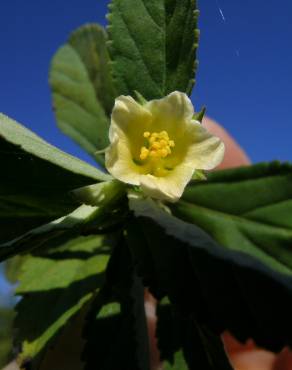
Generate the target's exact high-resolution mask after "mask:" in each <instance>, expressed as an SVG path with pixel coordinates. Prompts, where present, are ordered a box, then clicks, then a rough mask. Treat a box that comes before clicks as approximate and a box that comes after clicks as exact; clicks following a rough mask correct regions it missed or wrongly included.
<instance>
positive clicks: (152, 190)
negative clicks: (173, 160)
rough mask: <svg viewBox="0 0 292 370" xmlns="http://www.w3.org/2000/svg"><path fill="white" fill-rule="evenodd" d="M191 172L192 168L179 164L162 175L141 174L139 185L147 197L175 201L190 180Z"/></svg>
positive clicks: (192, 171)
mask: <svg viewBox="0 0 292 370" xmlns="http://www.w3.org/2000/svg"><path fill="white" fill-rule="evenodd" d="M193 173H194V169H193V168H191V167H189V166H187V165H180V166H177V167H176V168H175V169H174V170H173V171H171V172H170V174H169V175H167V176H164V177H155V176H152V175H142V176H141V178H140V185H141V188H142V191H143V192H144V194H146V195H148V196H149V197H152V198H156V199H160V200H167V201H169V202H176V201H177V200H178V199H179V198H180V197H181V196H182V193H183V191H184V188H185V187H186V185H187V183H188V182H189V181H190V180H191V178H192V175H193Z"/></svg>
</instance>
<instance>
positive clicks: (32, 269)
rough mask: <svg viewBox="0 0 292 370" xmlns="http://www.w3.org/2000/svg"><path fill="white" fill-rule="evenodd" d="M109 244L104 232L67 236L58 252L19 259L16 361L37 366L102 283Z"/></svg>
mask: <svg viewBox="0 0 292 370" xmlns="http://www.w3.org/2000/svg"><path fill="white" fill-rule="evenodd" d="M113 243H115V239H114V238H110V239H109V238H108V237H107V236H96V235H94V236H87V237H79V238H75V239H74V238H73V239H71V240H70V242H68V243H67V244H64V245H63V246H62V248H61V250H60V249H57V250H49V251H48V252H47V253H46V254H44V255H43V256H31V257H28V258H27V259H26V260H25V262H24V263H23V265H22V270H21V273H20V275H19V281H20V284H19V286H18V288H17V294H19V295H21V296H22V299H21V301H20V302H19V303H18V305H17V308H16V310H17V316H16V320H15V328H16V329H17V336H16V337H17V343H18V346H19V348H20V354H19V356H18V360H19V363H20V364H22V365H24V364H26V363H30V366H31V367H30V368H31V369H39V368H40V366H41V363H42V360H43V359H44V355H45V353H46V351H47V350H48V345H49V344H50V343H51V342H52V340H53V339H54V338H55V337H56V335H57V334H58V333H59V332H60V330H61V329H62V328H63V327H64V326H65V325H66V324H67V323H68V321H69V320H70V319H71V318H72V317H73V316H74V315H75V314H76V313H77V312H79V311H80V309H81V308H82V307H84V305H85V304H86V302H88V301H89V300H90V298H91V297H92V296H93V294H96V293H97V292H98V291H99V289H100V288H101V287H102V285H103V283H104V281H105V274H104V272H105V268H106V266H107V262H108V259H109V253H110V251H111V247H112V244H113Z"/></svg>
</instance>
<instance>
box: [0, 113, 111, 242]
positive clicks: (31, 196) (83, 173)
mask: <svg viewBox="0 0 292 370" xmlns="http://www.w3.org/2000/svg"><path fill="white" fill-rule="evenodd" d="M0 165H1V181H0V222H1V228H0V242H3V241H5V240H9V239H12V238H14V237H16V236H18V235H20V234H21V233H23V232H25V231H27V230H29V229H31V228H33V227H36V226H38V225H40V224H43V223H45V222H48V221H49V220H52V219H54V218H58V217H61V216H62V215H64V214H67V213H69V212H71V211H72V210H73V209H74V208H76V207H77V205H78V203H77V202H76V200H74V199H73V198H72V196H70V195H69V191H71V190H73V189H75V188H79V187H81V186H85V185H89V184H93V183H96V182H99V181H103V180H107V179H109V176H107V175H105V174H104V173H102V172H101V171H99V170H98V169H96V168H94V167H92V166H90V165H89V164H87V163H85V162H82V161H80V160H79V159H77V158H75V157H73V156H71V155H69V154H66V153H64V152H62V151H61V150H59V149H57V148H55V147H54V146H52V145H50V144H48V143H47V142H45V141H44V140H42V139H41V138H40V137H39V136H37V135H35V134H34V133H33V132H31V131H30V130H28V129H26V128H25V127H23V126H21V125H20V124H18V123H16V122H15V121H13V120H12V119H10V118H8V117H6V116H4V115H0Z"/></svg>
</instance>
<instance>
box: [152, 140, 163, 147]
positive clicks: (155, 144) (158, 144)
mask: <svg viewBox="0 0 292 370" xmlns="http://www.w3.org/2000/svg"><path fill="white" fill-rule="evenodd" d="M151 148H153V149H160V148H161V143H160V142H159V141H154V143H153V144H152V146H151Z"/></svg>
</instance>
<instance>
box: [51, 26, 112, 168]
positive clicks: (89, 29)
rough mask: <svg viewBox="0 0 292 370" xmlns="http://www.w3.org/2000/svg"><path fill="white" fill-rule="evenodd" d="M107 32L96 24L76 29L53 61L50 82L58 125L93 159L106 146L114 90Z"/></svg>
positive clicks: (101, 160) (97, 157)
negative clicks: (109, 64)
mask: <svg viewBox="0 0 292 370" xmlns="http://www.w3.org/2000/svg"><path fill="white" fill-rule="evenodd" d="M105 42H106V34H105V31H104V30H103V29H102V27H100V26H98V25H88V26H84V27H81V28H79V29H78V30H77V31H75V32H74V33H73V34H72V35H71V37H70V39H69V41H68V44H65V45H64V46H62V47H61V48H60V49H59V50H58V51H57V53H56V55H55V56H54V58H53V60H52V66H51V70H50V85H51V89H52V93H53V104H54V110H55V114H56V119H57V123H58V126H59V128H60V129H61V130H62V131H63V132H64V133H65V134H67V135H68V136H70V137H71V138H72V139H73V140H75V141H76V142H77V143H78V144H79V145H80V146H81V147H83V148H84V149H85V150H86V151H87V152H88V153H89V154H91V155H92V156H93V157H94V158H95V159H96V160H98V161H99V162H100V163H101V164H103V161H104V160H103V157H102V156H101V155H99V154H97V151H98V150H103V149H105V148H106V147H107V146H108V130H109V119H108V117H107V114H106V113H109V112H110V111H111V108H112V105H113V100H114V97H115V96H114V91H113V86H112V82H111V77H110V74H109V70H108V68H109V67H108V62H109V57H108V54H107V50H106V47H105Z"/></svg>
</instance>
